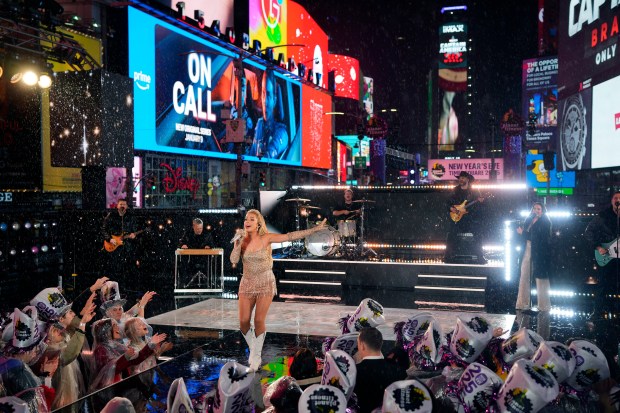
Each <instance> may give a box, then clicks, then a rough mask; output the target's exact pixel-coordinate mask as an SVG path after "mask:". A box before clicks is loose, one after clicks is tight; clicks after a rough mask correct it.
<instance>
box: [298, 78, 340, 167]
mask: <svg viewBox="0 0 620 413" xmlns="http://www.w3.org/2000/svg"><path fill="white" fill-rule="evenodd" d="M302 93H303V113H304V116H303V121H302V126H303V148H302V154H303V157H302V166H306V167H309V168H322V169H329V168H331V156H332V139H331V131H332V119H333V117H332V116H329V115H325V112H329V111H330V110H331V107H332V98H331V96H330V95H329V94H328V93H324V92H321V91H318V90H316V89H314V88H313V87H310V86H306V85H304V86H303V88H302Z"/></svg>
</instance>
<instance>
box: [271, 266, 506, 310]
mask: <svg viewBox="0 0 620 413" xmlns="http://www.w3.org/2000/svg"><path fill="white" fill-rule="evenodd" d="M429 261H430V260H429ZM433 261H436V260H433ZM273 268H274V274H275V276H276V280H277V284H278V296H279V297H280V298H281V299H284V300H286V299H295V298H298V297H303V298H304V299H305V300H307V299H308V298H309V297H315V298H316V299H317V300H320V299H321V298H323V299H325V300H328V299H331V300H333V301H341V302H343V303H346V304H353V303H352V302H350V301H347V299H348V300H351V299H353V300H354V302H355V301H357V300H358V299H359V300H361V299H363V298H365V297H363V296H356V294H355V293H354V292H355V291H360V292H361V294H365V292H366V291H372V294H373V298H375V299H376V300H377V301H379V302H380V303H381V302H384V301H386V302H387V300H389V301H390V302H392V303H393V305H397V306H399V307H402V308H450V309H458V310H468V311H485V310H486V307H487V301H488V300H487V298H488V297H487V287H488V286H491V287H492V286H494V285H498V284H499V283H503V282H505V281H504V277H505V268H504V265H503V264H502V263H501V262H491V263H489V264H485V265H479V264H444V263H441V262H389V261H387V260H384V261H361V260H340V259H316V258H315V259H312V258H308V259H305V258H304V259H296V258H282V259H274V266H273ZM492 289H493V288H492ZM493 290H494V289H493ZM345 291H346V292H347V293H346V294H344V292H345ZM352 292H353V293H352ZM395 292H400V293H404V294H394V293H395Z"/></svg>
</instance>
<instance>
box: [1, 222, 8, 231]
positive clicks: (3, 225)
mask: <svg viewBox="0 0 620 413" xmlns="http://www.w3.org/2000/svg"><path fill="white" fill-rule="evenodd" d="M6 229H7V225H6V222H2V223H0V231H3V232H4V231H6Z"/></svg>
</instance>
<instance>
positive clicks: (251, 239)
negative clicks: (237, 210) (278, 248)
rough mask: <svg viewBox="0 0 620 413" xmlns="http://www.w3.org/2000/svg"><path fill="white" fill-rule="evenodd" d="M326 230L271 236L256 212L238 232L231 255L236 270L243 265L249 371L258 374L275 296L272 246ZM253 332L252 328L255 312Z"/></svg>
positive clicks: (241, 295)
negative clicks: (268, 318) (238, 265)
mask: <svg viewBox="0 0 620 413" xmlns="http://www.w3.org/2000/svg"><path fill="white" fill-rule="evenodd" d="M324 226H325V220H323V221H322V222H321V223H320V224H319V225H317V226H316V227H314V228H311V229H307V230H305V231H295V232H289V233H288V234H270V233H269V232H267V225H266V224H265V218H263V216H262V215H261V213H260V212H259V211H257V210H255V209H251V210H249V211H248V212H247V213H246V215H245V221H244V224H243V230H238V232H237V235H236V236H235V239H234V248H233V251H232V253H231V254H230V262H231V263H232V264H233V268H234V267H236V266H237V263H238V262H239V258H241V259H242V262H243V277H241V282H240V283H239V328H240V329H241V334H243V337H244V338H245V341H246V342H247V343H248V347H249V348H250V358H249V362H250V368H251V369H253V370H254V371H256V370H258V368H259V367H260V364H261V352H262V349H263V343H264V342H265V334H266V327H265V319H266V318H267V312H268V311H269V306H270V305H271V301H272V300H273V297H274V296H275V295H276V293H277V291H276V279H275V276H274V275H273V271H272V267H273V259H272V258H271V243H273V242H284V241H289V242H290V241H293V240H297V239H302V238H305V237H307V236H308V235H310V234H313V233H315V232H317V231H319V230H321V228H323V227H324ZM254 308H256V311H255V313H254V329H253V330H252V329H251V328H250V327H251V325H250V317H251V316H252V310H253V309H254Z"/></svg>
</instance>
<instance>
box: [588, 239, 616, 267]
mask: <svg viewBox="0 0 620 413" xmlns="http://www.w3.org/2000/svg"><path fill="white" fill-rule="evenodd" d="M618 240H620V238H616V239H615V240H613V241H611V242H608V243H606V244H601V246H602V247H603V248H605V249H606V250H607V254H604V255H603V254H601V253H600V252H598V249H596V248H594V258H596V263H597V264H598V265H599V266H601V267H604V266H606V265H607V264H609V262H610V261H611V260H613V259H614V258H618V245H619V244H618Z"/></svg>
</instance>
